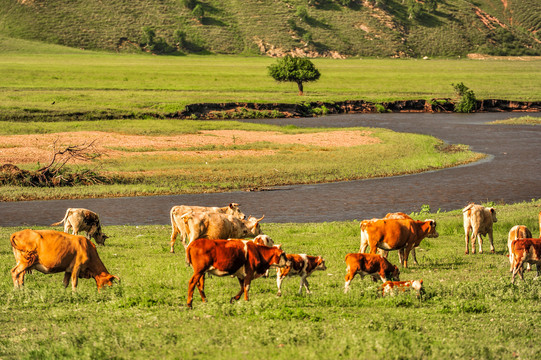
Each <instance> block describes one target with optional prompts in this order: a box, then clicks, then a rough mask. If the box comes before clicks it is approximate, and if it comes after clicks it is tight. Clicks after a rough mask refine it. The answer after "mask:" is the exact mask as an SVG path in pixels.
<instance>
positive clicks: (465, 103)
mask: <svg viewBox="0 0 541 360" xmlns="http://www.w3.org/2000/svg"><path fill="white" fill-rule="evenodd" d="M451 85H452V86H453V87H454V89H455V92H456V94H457V95H458V96H459V97H460V100H459V101H458V102H457V103H456V104H455V112H458V113H471V112H473V111H475V109H476V107H477V99H476V98H475V93H474V92H473V90H470V89H469V88H468V87H467V86H466V85H464V84H463V83H459V84H456V85H455V84H451Z"/></svg>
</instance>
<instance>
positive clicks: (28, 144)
mask: <svg viewBox="0 0 541 360" xmlns="http://www.w3.org/2000/svg"><path fill="white" fill-rule="evenodd" d="M55 140H58V141H57V143H58V145H62V146H63V145H66V146H67V145H74V144H82V143H85V142H86V143H89V142H91V141H94V140H95V149H96V151H97V152H99V153H101V154H103V156H105V157H108V158H116V157H121V156H122V157H124V156H138V155H145V154H149V153H151V154H153V155H156V154H157V153H167V152H178V151H182V149H183V148H185V149H186V151H185V152H186V155H189V154H191V155H193V156H199V155H201V154H207V155H208V154H209V153H215V154H216V156H220V157H226V156H236V155H241V154H242V155H245V156H258V155H268V154H269V153H272V150H248V151H247V150H216V151H213V150H205V151H191V150H189V149H190V148H193V147H202V146H208V145H215V146H231V145H246V144H250V143H256V142H270V143H276V144H304V145H314V146H321V147H349V146H357V145H368V144H375V143H379V142H380V140H379V139H378V138H375V137H373V136H371V132H370V131H330V132H318V133H308V134H283V133H280V132H262V131H238V130H208V131H201V132H199V133H198V134H182V135H172V136H143V135H123V134H118V133H109V132H100V131H82V132H65V133H56V134H32V135H11V136H2V137H1V138H0V164H7V163H9V164H29V163H36V162H40V163H44V162H47V161H48V160H49V159H50V157H51V153H52V144H53V143H54V142H55ZM119 148H123V149H126V150H129V151H123V150H118V149H119ZM172 148H174V149H178V150H174V151H172V150H170V149H172ZM150 150H151V151H150Z"/></svg>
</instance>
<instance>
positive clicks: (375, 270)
mask: <svg viewBox="0 0 541 360" xmlns="http://www.w3.org/2000/svg"><path fill="white" fill-rule="evenodd" d="M346 265H347V267H346V284H345V287H344V292H348V291H349V284H350V283H351V280H353V278H354V277H355V275H357V274H359V275H361V278H364V276H365V275H370V276H372V279H373V280H374V281H377V280H378V275H379V278H380V279H381V281H383V282H387V280H388V279H391V280H396V281H399V280H400V279H399V276H400V270H398V267H396V266H395V265H393V264H391V263H390V262H389V260H387V259H385V258H384V257H382V256H381V255H378V254H361V253H351V254H347V255H346Z"/></svg>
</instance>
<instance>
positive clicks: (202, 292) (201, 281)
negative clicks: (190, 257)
mask: <svg viewBox="0 0 541 360" xmlns="http://www.w3.org/2000/svg"><path fill="white" fill-rule="evenodd" d="M197 290H199V295H200V296H201V301H203V302H207V297H206V296H205V274H203V276H201V278H200V279H199V282H198V283H197Z"/></svg>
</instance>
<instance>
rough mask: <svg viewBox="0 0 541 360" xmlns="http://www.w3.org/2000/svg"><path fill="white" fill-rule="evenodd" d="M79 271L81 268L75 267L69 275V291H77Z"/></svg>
mask: <svg viewBox="0 0 541 360" xmlns="http://www.w3.org/2000/svg"><path fill="white" fill-rule="evenodd" d="M80 270H81V267H80V266H79V265H75V266H74V267H73V270H72V273H71V290H72V291H76V290H77V282H78V281H79V272H80Z"/></svg>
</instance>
